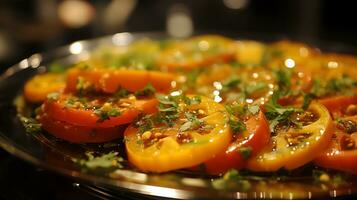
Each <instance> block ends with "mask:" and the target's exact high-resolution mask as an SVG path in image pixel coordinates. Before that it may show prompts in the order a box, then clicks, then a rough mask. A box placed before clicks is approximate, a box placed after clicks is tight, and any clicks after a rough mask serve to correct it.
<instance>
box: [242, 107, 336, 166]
mask: <svg viewBox="0 0 357 200" xmlns="http://www.w3.org/2000/svg"><path fill="white" fill-rule="evenodd" d="M309 110H310V111H311V112H312V113H314V115H315V116H316V117H317V120H316V121H314V122H312V123H310V124H308V125H305V126H303V127H302V128H301V129H293V130H291V131H288V132H286V131H279V132H278V133H277V135H276V136H273V137H272V138H271V141H270V144H269V145H267V146H266V147H265V148H264V149H263V150H262V151H261V152H260V153H258V155H257V156H255V157H253V158H251V159H249V160H248V163H247V168H248V169H250V170H252V171H277V170H279V169H281V168H285V169H287V170H292V169H295V168H298V167H300V166H302V165H304V164H306V163H308V162H310V161H312V160H313V159H315V158H316V157H317V156H318V155H319V154H320V153H321V152H322V151H324V150H325V149H326V148H327V147H328V145H329V143H330V141H331V137H332V135H333V122H332V119H331V116H330V113H329V112H328V110H327V109H326V108H325V107H324V106H323V105H321V104H319V103H312V104H311V105H310V107H309ZM288 134H289V135H288ZM299 136H301V137H299ZM289 139H292V142H290V141H289Z"/></svg>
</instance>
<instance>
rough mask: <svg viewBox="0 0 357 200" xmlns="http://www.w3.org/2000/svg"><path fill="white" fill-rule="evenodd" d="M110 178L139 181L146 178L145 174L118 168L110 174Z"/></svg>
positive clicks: (141, 181) (144, 180)
mask: <svg viewBox="0 0 357 200" xmlns="http://www.w3.org/2000/svg"><path fill="white" fill-rule="evenodd" d="M110 177H112V178H118V179H119V178H125V179H126V180H131V181H135V182H139V183H145V182H146V181H147V179H148V177H147V175H146V174H144V173H138V172H133V171H129V170H122V169H118V170H115V171H114V172H113V173H111V174H110Z"/></svg>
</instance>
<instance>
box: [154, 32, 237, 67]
mask: <svg viewBox="0 0 357 200" xmlns="http://www.w3.org/2000/svg"><path fill="white" fill-rule="evenodd" d="M235 50H236V46H235V42H234V41H233V40H231V39H228V38H225V37H222V36H217V35H204V36H198V37H193V38H191V39H188V40H185V41H183V42H181V43H178V44H177V45H173V46H172V47H170V48H167V49H166V50H164V51H163V52H162V54H161V55H160V57H159V59H158V64H159V65H160V66H161V67H162V68H165V69H166V68H168V69H172V70H173V69H193V68H196V67H204V66H206V65H209V64H212V63H214V62H217V61H228V60H231V59H233V58H234V56H235Z"/></svg>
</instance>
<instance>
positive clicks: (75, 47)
mask: <svg viewBox="0 0 357 200" xmlns="http://www.w3.org/2000/svg"><path fill="white" fill-rule="evenodd" d="M82 50H83V45H82V43H80V42H75V43H73V44H71V46H69V51H70V52H71V54H80V53H81V52H82Z"/></svg>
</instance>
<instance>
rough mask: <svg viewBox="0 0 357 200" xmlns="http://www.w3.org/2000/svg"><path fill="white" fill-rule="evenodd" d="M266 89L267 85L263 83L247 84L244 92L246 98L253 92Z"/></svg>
mask: <svg viewBox="0 0 357 200" xmlns="http://www.w3.org/2000/svg"><path fill="white" fill-rule="evenodd" d="M266 88H268V84H266V83H264V82H257V83H249V84H247V85H246V86H245V87H244V92H245V95H246V96H251V95H252V94H254V93H255V92H259V91H262V90H264V89H266Z"/></svg>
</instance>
